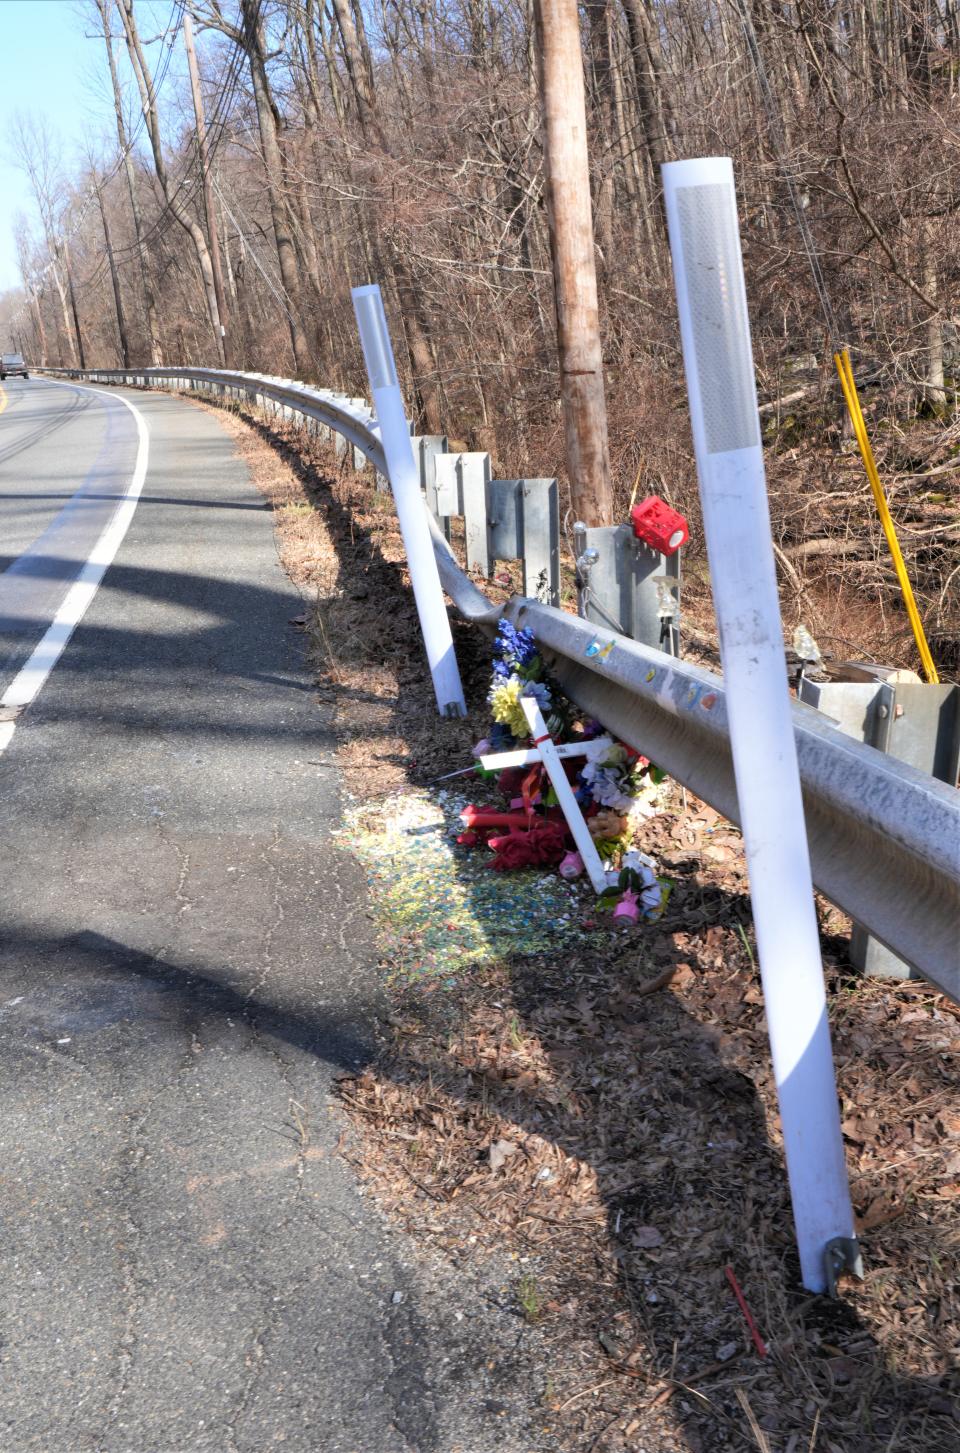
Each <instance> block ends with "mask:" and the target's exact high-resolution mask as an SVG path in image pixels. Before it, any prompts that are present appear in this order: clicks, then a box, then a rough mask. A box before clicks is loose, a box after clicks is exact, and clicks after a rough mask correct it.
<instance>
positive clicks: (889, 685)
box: [797, 663, 960, 979]
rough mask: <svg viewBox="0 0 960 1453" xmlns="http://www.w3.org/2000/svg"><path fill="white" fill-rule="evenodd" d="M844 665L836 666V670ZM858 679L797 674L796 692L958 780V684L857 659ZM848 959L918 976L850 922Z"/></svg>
mask: <svg viewBox="0 0 960 1453" xmlns="http://www.w3.org/2000/svg"><path fill="white" fill-rule="evenodd" d="M842 669H843V668H842V667H841V670H842ZM850 669H851V671H852V672H855V673H856V676H857V678H858V679H847V680H840V681H811V680H810V679H809V678H808V677H806V676H801V678H800V683H799V687H798V690H797V696H798V698H799V700H800V701H802V702H805V703H806V704H807V705H808V706H812V707H815V708H816V710H817V711H820V712H823V713H824V715H825V716H826V717H827V718H828V719H829V720H830V721H831V722H832V723H833V724H834V726H836V727H837V728H839V730H840V731H842V732H845V733H846V734H847V735H848V736H851V737H853V738H854V739H855V740H856V741H858V742H866V743H867V745H868V746H871V747H875V748H876V749H877V751H878V752H885V753H886V754H887V755H888V756H890V757H895V758H896V759H897V761H898V762H907V763H908V764H909V765H910V766H911V767H916V768H917V770H918V771H920V772H926V773H927V774H928V775H929V776H931V777H935V778H937V780H938V781H940V782H947V783H949V785H950V786H951V787H956V785H957V775H958V771H960V686H953V685H950V684H949V683H946V684H943V683H940V684H936V683H932V682H927V681H916V680H914V681H900V680H898V679H897V678H898V676H899V675H900V673H899V672H897V671H895V670H894V669H893V668H892V667H891V668H887V667H883V666H870V665H863V666H861V665H860V664H859V663H858V664H857V665H855V666H853V667H852V668H850ZM850 962H851V963H852V964H853V965H854V966H855V967H856V968H858V969H860V970H861V972H862V973H864V974H867V975H869V976H871V977H876V978H883V979H917V978H921V977H922V975H920V974H919V973H917V972H916V971H915V970H914V969H913V968H911V966H910V964H908V963H906V962H905V960H903V959H901V958H900V957H899V956H898V955H897V954H895V953H893V952H892V950H890V949H888V948H887V947H886V945H885V944H882V943H881V942H880V940H879V939H876V938H874V937H873V936H872V935H871V934H870V933H868V931H867V930H866V929H865V928H864V927H863V926H862V925H861V924H859V923H856V922H854V924H853V932H852V933H851V935H850Z"/></svg>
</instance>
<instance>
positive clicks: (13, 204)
mask: <svg viewBox="0 0 960 1453" xmlns="http://www.w3.org/2000/svg"><path fill="white" fill-rule="evenodd" d="M91 10H92V7H91V6H88V5H86V4H85V3H84V0H0V103H2V108H3V119H4V125H3V127H2V128H0V293H2V292H4V291H5V290H6V289H7V288H12V287H17V286H19V283H20V274H19V270H18V268H17V255H16V250H15V244H14V235H15V234H14V218H15V217H16V215H17V213H18V212H26V213H27V214H28V216H30V217H31V219H32V220H36V213H35V210H34V207H33V203H32V200H31V197H30V192H29V188H28V185H27V181H26V178H25V177H24V175H23V173H22V172H21V171H20V170H19V169H18V168H17V166H16V165H15V159H14V156H13V152H12V148H11V145H10V124H9V123H10V119H11V114H12V113H14V112H17V111H22V112H25V113H29V114H32V115H34V116H36V117H38V118H43V119H44V120H45V121H46V122H47V124H48V126H49V128H50V130H51V131H52V132H53V133H54V135H55V136H57V137H59V138H60V139H61V140H62V142H63V149H64V167H65V170H66V171H67V172H68V173H70V172H75V170H76V167H77V164H78V159H79V152H80V147H81V145H82V144H83V143H84V142H85V141H86V140H88V139H91V140H93V141H95V142H96V141H98V140H102V141H103V143H104V150H106V149H107V148H112V149H114V150H115V148H116V130H115V125H116V123H115V121H114V117H113V103H112V101H111V100H110V98H109V96H108V93H107V89H106V87H107V86H108V84H109V82H108V79H107V68H106V59H105V54H104V49H103V40H102V39H101V38H99V37H98V35H97V33H96V27H95V21H96V14H95V12H94V13H93V14H92V15H91V13H90V11H91ZM171 11H172V0H141V3H138V5H137V13H138V15H139V16H140V18H141V26H142V33H143V35H144V36H145V37H149V36H150V35H153V34H156V33H158V32H160V31H161V30H162V29H163V28H164V24H165V22H166V20H167V19H168V18H169V16H170V14H171ZM151 22H153V23H154V27H155V28H153V29H151ZM88 37H89V38H88ZM198 49H199V50H200V52H201V57H202V49H203V47H202V42H200V41H198ZM177 50H178V52H179V47H177ZM151 55H152V56H155V55H156V48H155V47H154V48H152V49H151ZM180 59H181V57H180V56H179V54H178V55H177V60H178V61H179V60H180ZM201 64H202V59H201ZM177 69H179V67H176V66H175V67H174V68H173V69H172V70H171V73H170V75H171V80H173V79H174V71H175V70H177Z"/></svg>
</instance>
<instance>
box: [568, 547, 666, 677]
mask: <svg viewBox="0 0 960 1453" xmlns="http://www.w3.org/2000/svg"><path fill="white" fill-rule="evenodd" d="M573 532H574V549H575V551H576V554H577V558H578V559H581V558H582V556H583V553H584V551H585V550H595V551H596V552H597V558H596V560H594V561H592V562H591V563H590V564H589V566H588V567H585V568H584V570H583V572H582V573H583V580H582V581H581V590H580V613H581V615H582V616H583V618H584V619H585V620H588V621H592V622H593V623H594V625H598V626H606V627H609V628H610V629H612V630H617V631H620V632H621V634H622V635H625V636H630V637H631V639H632V640H634V641H642V642H643V644H644V645H645V646H653V647H654V648H655V649H656V650H658V651H665V652H666V653H667V654H668V655H673V656H677V655H679V654H680V649H679V629H678V622H679V616H680V552H679V551H678V552H677V553H676V554H675V555H671V556H669V557H668V556H666V555H661V554H659V553H658V552H657V551H655V550H651V549H650V547H649V546H648V545H645V544H644V543H643V541H642V540H638V539H637V537H636V535H635V534H634V533H633V529H632V528H631V526H630V525H603V526H599V527H597V528H594V529H589V528H587V526H585V525H580V524H576V525H574V527H573Z"/></svg>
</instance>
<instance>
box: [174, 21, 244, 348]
mask: <svg viewBox="0 0 960 1453" xmlns="http://www.w3.org/2000/svg"><path fill="white" fill-rule="evenodd" d="M183 44H184V47H185V48H186V52H187V68H188V70H189V72H190V91H191V94H192V96H193V115H194V119H195V120H196V123H197V157H198V159H199V162H200V178H201V181H202V183H203V209H204V212H205V214H206V218H207V239H208V241H209V244H210V264H211V266H212V268H213V289H214V292H215V293H216V295H217V312H218V314H219V315H220V339H221V342H220V349H219V352H220V357H221V361H222V363H223V364H224V366H225V367H226V368H232V367H233V363H232V362H231V350H230V345H229V343H228V340H227V304H226V298H225V297H224V291H223V273H222V271H221V268H220V238H219V236H218V234H217V209H216V207H215V206H214V204H213V183H212V180H211V177H210V156H209V153H208V150H207V119H206V116H205V115H204V111H203V93H202V91H201V90H200V69H199V67H198V65H197V52H196V48H195V46H194V44H193V22H192V21H191V19H190V11H189V10H184V12H183Z"/></svg>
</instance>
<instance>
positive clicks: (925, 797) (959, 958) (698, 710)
mask: <svg viewBox="0 0 960 1453" xmlns="http://www.w3.org/2000/svg"><path fill="white" fill-rule="evenodd" d="M43 371H44V372H46V373H51V374H55V375H57V376H61V377H67V378H84V379H87V380H91V381H93V382H100V383H104V384H117V383H122V384H128V385H132V386H134V387H141V388H148V387H151V386H159V387H173V388H177V387H182V386H184V385H185V386H187V387H188V388H191V389H197V388H200V389H204V390H207V391H209V392H210V393H212V394H214V396H220V397H231V396H232V397H243V398H244V399H246V400H247V401H249V402H251V403H257V402H260V403H265V402H269V403H270V404H271V405H272V406H273V407H274V408H276V409H277V410H278V411H279V410H282V411H283V416H284V417H286V418H293V417H295V416H298V415H299V416H301V417H302V418H304V419H306V420H308V421H312V422H313V424H314V425H315V426H316V425H319V426H321V427H323V428H326V429H330V430H333V431H335V432H336V433H338V434H340V435H342V436H343V437H344V438H345V439H347V440H348V441H349V443H350V444H352V445H353V447H354V448H355V449H356V450H358V451H359V452H360V453H361V454H362V455H363V456H364V457H365V458H366V459H368V460H369V461H370V463H371V464H372V465H373V466H374V468H375V469H376V470H378V471H379V472H380V473H381V474H384V473H385V472H386V466H385V463H384V459H383V450H382V447H381V445H380V439H379V435H378V431H377V426H376V420H375V419H374V417H373V415H372V413H371V412H370V410H369V408H367V407H365V406H363V405H362V404H360V403H358V402H357V401H356V400H355V399H351V398H348V397H347V396H346V395H344V394H338V393H335V392H333V391H330V390H326V389H314V388H310V387H308V386H307V385H305V384H298V383H294V382H291V381H290V380H288V379H278V378H273V377H269V376H267V375H263V374H247V373H234V372H229V371H224V370H216V369H205V368H157V369H135V370H128V371H124V370H120V369H87V370H85V371H81V370H79V369H46V370H43ZM425 508H426V506H425ZM431 531H432V538H433V543H434V549H435V552H436V555H437V562H438V566H439V569H440V577H441V581H442V583H443V587H444V590H445V591H446V593H447V595H448V596H449V597H450V599H451V600H452V602H453V604H454V605H455V606H456V608H457V610H458V611H459V612H460V614H461V615H462V616H463V617H464V618H465V619H466V620H468V621H471V622H473V623H475V624H477V625H479V626H480V627H482V628H483V629H485V630H487V631H488V632H490V633H492V632H493V631H494V629H495V626H496V621H497V619H498V618H499V617H500V616H501V615H506V616H508V617H509V618H510V619H511V620H512V621H513V622H514V624H516V625H521V624H522V625H525V626H529V628H530V629H531V630H532V631H533V632H534V634H535V635H536V637H537V640H538V641H539V642H540V644H541V646H542V647H543V648H544V650H545V651H546V653H547V655H548V657H549V659H550V663H551V667H552V669H553V671H554V672H555V674H556V676H557V678H558V680H559V681H560V683H561V685H562V686H563V688H564V690H565V691H567V693H568V694H569V695H570V697H571V698H572V699H573V700H574V701H575V702H576V703H577V705H578V706H580V707H581V708H582V709H583V710H584V711H588V712H590V713H591V714H592V715H594V716H597V717H598V718H600V719H601V720H602V721H603V722H604V723H605V724H606V725H607V726H608V727H609V728H610V729H611V731H614V732H616V733H617V735H618V736H620V737H621V738H622V739H623V740H624V741H625V742H628V743H629V744H630V745H631V746H633V747H635V748H637V749H638V750H639V751H642V752H643V753H644V754H645V755H647V756H649V757H651V758H653V760H655V761H656V762H657V763H658V765H660V766H662V767H663V768H664V769H665V770H666V771H668V772H669V773H670V775H671V776H673V777H675V778H676V779H677V780H678V781H679V782H682V783H684V784H685V785H686V786H687V787H689V788H690V789H691V791H693V792H695V793H696V794H697V796H698V797H701V798H703V799H704V801H706V802H709V803H710V804H711V806H712V807H714V808H716V809H717V811H718V812H721V813H723V814H724V816H725V817H727V818H729V819H730V820H731V821H733V822H737V821H738V813H737V794H736V786H735V782H734V775H733V761H732V758H731V754H730V742H729V733H728V729H727V711H726V696H725V692H724V685H723V680H722V678H721V677H719V676H717V675H715V674H714V673H713V672H711V671H707V670H704V669H703V668H702V667H699V666H693V665H690V664H687V663H685V662H682V661H679V660H677V659H676V658H675V657H673V656H667V655H664V654H662V653H661V652H659V651H656V650H653V649H652V648H649V647H646V646H643V645H641V644H639V643H638V642H636V641H632V640H630V639H628V638H627V637H625V636H620V635H618V634H616V633H615V632H613V631H606V630H601V629H598V628H597V627H596V626H594V625H593V624H591V623H589V622H587V621H584V620H581V619H580V618H579V617H577V616H573V615H569V614H567V613H566V612H564V611H561V610H557V609H556V608H554V607H552V606H547V605H542V604H540V603H539V602H537V601H534V600H529V599H526V598H524V597H518V596H515V597H513V598H512V599H511V600H510V601H509V602H508V603H507V604H506V605H505V606H497V605H495V604H493V603H492V602H491V601H490V600H488V599H487V597H486V596H485V595H484V593H483V592H482V591H481V590H480V589H479V588H478V587H477V585H476V584H475V583H474V581H473V580H471V579H470V577H469V576H468V575H467V574H466V573H465V572H464V571H463V570H462V569H461V568H460V565H459V564H458V562H457V560H456V558H455V556H454V554H453V552H452V550H451V548H450V546H449V545H448V543H447V541H446V540H445V538H444V536H443V533H442V532H441V530H440V529H439V528H438V526H437V524H436V522H435V521H433V519H432V517H431ZM598 641H599V642H600V643H601V644H603V645H606V644H610V643H612V649H611V650H610V651H609V653H607V654H606V655H603V654H602V653H601V652H598V651H597V650H596V643H597V642H598ZM793 722H794V731H795V733H796V741H797V754H798V757H799V763H800V776H801V781H802V783H803V795H804V808H805V812H806V818H807V832H808V838H809V845H810V858H811V863H812V867H813V878H814V882H815V883H816V885H817V887H818V888H819V889H820V891H821V892H822V893H823V894H824V895H825V896H826V897H827V898H829V899H830V900H831V901H832V902H833V903H835V904H837V906H838V907H839V908H841V909H843V910H844V911H845V912H847V913H849V914H850V915H851V916H852V917H853V918H855V919H856V920H857V921H858V922H859V923H862V924H863V925H864V926H865V927H866V928H868V929H869V931H870V932H871V933H872V934H874V935H875V937H877V938H878V939H880V940H881V941H882V942H883V943H885V944H886V945H887V947H888V948H890V949H891V950H892V951H893V952H894V953H896V954H898V955H899V957H900V958H902V959H905V960H906V961H907V962H908V963H910V964H912V965H913V967H914V968H915V969H916V970H917V972H918V973H920V974H922V975H923V976H924V977H925V978H926V979H928V980H929V981H930V982H931V983H932V984H934V985H935V986H936V987H937V988H938V989H941V990H942V991H943V992H944V993H946V994H948V995H949V996H950V997H951V998H952V999H954V1000H955V1001H957V1002H960V934H958V925H960V795H958V793H957V792H956V791H955V790H954V789H953V788H952V787H949V786H948V785H947V784H945V783H942V782H938V781H937V780H936V779H934V778H932V777H928V776H926V775H925V774H924V773H922V772H918V771H916V770H915V769H914V768H912V767H909V766H907V765H906V764H905V763H902V762H898V761H896V760H895V759H893V758H891V757H887V756H884V755H883V753H881V752H878V751H876V750H875V749H874V748H873V747H869V746H865V745H863V744H861V743H860V742H857V741H855V740H853V739H852V738H851V737H848V736H846V735H844V734H843V733H842V732H840V731H838V730H836V729H835V728H834V727H832V726H831V725H830V723H829V721H828V720H827V719H826V718H825V717H823V716H822V715H821V714H820V713H819V712H816V711H814V710H813V709H812V708H811V707H807V706H803V705H801V704H799V703H795V704H794V706H793Z"/></svg>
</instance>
